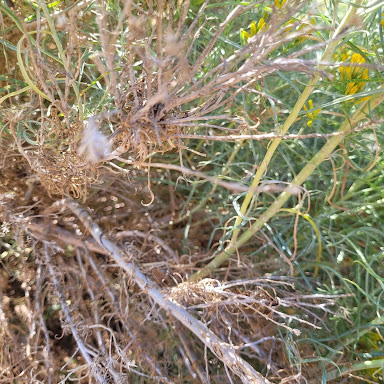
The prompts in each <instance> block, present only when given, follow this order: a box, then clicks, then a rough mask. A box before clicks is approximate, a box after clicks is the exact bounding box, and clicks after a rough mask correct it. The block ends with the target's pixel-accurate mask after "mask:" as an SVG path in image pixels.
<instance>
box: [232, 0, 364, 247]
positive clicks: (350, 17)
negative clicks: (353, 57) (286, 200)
mask: <svg viewBox="0 0 384 384" xmlns="http://www.w3.org/2000/svg"><path fill="white" fill-rule="evenodd" d="M362 2H363V1H362V0H359V1H356V3H355V4H354V5H353V6H351V7H350V8H349V11H348V12H347V14H346V15H345V17H344V19H343V20H342V21H341V23H340V25H339V27H338V28H337V29H336V31H335V33H334V35H333V38H332V39H331V41H330V43H329V44H328V45H327V47H326V49H325V51H324V54H323V57H322V58H321V62H325V63H327V62H329V61H330V60H331V58H332V54H333V52H334V50H335V49H336V47H337V45H338V44H339V42H340V40H341V38H342V35H341V34H342V32H343V31H344V30H345V28H347V27H349V26H351V25H353V23H354V18H355V15H356V12H357V9H358V7H359V6H360V5H361V3H362ZM325 68H326V65H325V64H322V65H319V71H318V72H317V73H316V74H315V75H314V76H313V77H312V79H311V80H310V81H309V83H308V85H307V86H306V87H305V89H304V91H303V92H302V94H301V95H300V96H299V99H298V100H297V102H296V104H295V106H294V107H293V109H292V111H291V113H290V115H289V116H288V118H287V119H286V120H285V122H284V124H283V126H282V127H281V128H280V132H278V133H279V134H280V135H284V134H285V133H286V132H287V131H288V130H289V128H290V127H291V126H292V124H293V123H294V122H295V120H296V118H297V117H298V115H299V113H300V111H301V110H302V108H303V106H304V104H305V102H306V101H307V99H308V97H309V96H310V94H311V93H312V91H313V90H314V88H315V86H316V84H317V82H318V81H319V79H320V72H321V71H323V70H325ZM281 140H282V139H281V138H276V139H273V140H272V142H271V144H270V145H269V147H268V150H267V153H266V155H265V156H264V159H263V161H262V162H261V164H260V166H259V167H258V169H257V172H256V175H255V177H254V179H253V181H252V186H251V188H250V190H249V192H248V193H247V194H246V196H245V198H244V201H243V204H242V205H241V208H240V215H238V216H237V217H236V221H235V225H234V230H233V233H232V238H231V245H235V244H236V242H237V238H238V236H239V232H240V225H241V223H242V221H243V219H242V216H244V215H245V214H246V211H247V209H248V206H249V204H250V202H251V200H252V197H253V195H254V192H253V191H254V190H256V188H257V186H258V185H259V182H260V180H261V178H262V176H263V175H264V173H265V171H266V170H267V168H268V165H269V163H270V161H271V159H272V157H273V155H274V153H275V151H276V149H277V147H278V146H279V144H280V143H281Z"/></svg>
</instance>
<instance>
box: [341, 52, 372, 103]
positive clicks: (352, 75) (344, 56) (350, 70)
mask: <svg viewBox="0 0 384 384" xmlns="http://www.w3.org/2000/svg"><path fill="white" fill-rule="evenodd" d="M341 60H342V61H343V62H345V63H347V62H348V61H349V62H350V63H351V64H364V63H365V59H364V57H363V56H362V55H361V54H360V53H352V54H351V53H350V52H348V51H343V52H341ZM339 73H340V80H342V81H344V82H346V83H347V85H346V89H345V95H354V94H355V93H360V92H362V91H363V90H364V88H365V86H366V84H367V81H368V80H369V74H368V68H363V67H340V68H339ZM368 98H369V97H368ZM366 99H367V98H363V99H361V100H359V102H361V101H363V100H366Z"/></svg>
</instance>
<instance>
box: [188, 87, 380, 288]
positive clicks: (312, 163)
mask: <svg viewBox="0 0 384 384" xmlns="http://www.w3.org/2000/svg"><path fill="white" fill-rule="evenodd" d="M380 89H381V90H384V86H382V87H381V88H380ZM383 101H384V93H381V94H378V95H377V96H376V97H375V98H372V99H371V101H370V102H369V106H368V105H367V104H368V103H367V102H365V103H364V104H362V105H361V106H360V107H359V109H358V110H357V111H356V112H355V113H354V114H353V116H352V117H351V118H346V119H345V120H344V122H343V123H342V124H341V126H340V128H339V130H338V132H348V131H350V130H352V128H353V127H354V126H355V125H356V124H357V123H358V122H359V121H361V120H362V119H364V118H365V117H366V116H367V115H368V113H369V112H371V111H373V110H374V109H375V108H376V107H377V106H378V105H380V104H381V103H382V102H383ZM344 137H345V135H339V136H333V137H332V138H331V139H330V140H329V141H328V142H327V143H326V144H325V145H324V146H323V148H321V150H320V151H319V152H318V153H317V154H316V155H315V156H314V157H313V158H312V159H311V160H309V162H308V163H307V165H306V166H305V167H304V168H303V169H302V170H301V171H300V172H299V174H298V175H297V176H296V177H295V178H294V179H293V180H292V183H291V184H290V185H288V187H287V188H286V189H285V190H284V191H283V192H282V193H281V194H280V196H279V197H278V198H277V199H276V200H275V201H274V202H273V203H272V205H271V206H270V207H269V208H268V209H267V210H266V211H265V212H264V213H263V214H262V215H261V216H260V217H259V218H258V219H257V220H256V221H255V222H254V224H252V226H251V227H250V228H249V229H248V230H246V231H245V232H244V233H243V234H242V235H241V236H240V237H239V238H238V239H237V241H236V243H232V242H231V243H230V244H229V245H228V247H227V248H226V249H224V251H222V252H221V253H219V254H218V255H217V256H216V257H215V258H214V259H213V260H212V261H211V262H210V263H209V264H207V265H206V266H205V267H204V268H203V269H201V270H199V271H198V272H197V273H195V274H194V275H192V276H191V277H190V279H189V280H190V281H197V280H200V279H202V278H204V277H206V276H208V275H209V274H210V273H211V272H213V271H214V270H215V269H216V268H218V267H219V266H220V265H222V264H223V263H224V262H225V261H227V260H228V258H229V257H231V255H233V254H234V253H235V252H236V250H237V249H238V248H239V247H240V246H242V245H243V244H245V243H246V242H247V241H248V240H249V239H250V238H251V237H252V236H253V235H254V234H255V233H256V232H257V231H259V230H260V229H261V228H262V227H263V225H264V224H265V223H266V222H267V221H268V220H270V219H271V218H272V217H273V216H275V215H276V214H277V213H278V212H279V211H280V209H281V208H282V207H283V205H284V204H285V203H286V202H287V200H288V199H289V198H290V197H291V195H292V194H291V193H290V192H289V191H290V190H291V187H292V186H299V185H301V184H302V183H303V182H304V181H305V180H306V179H307V178H308V177H309V176H310V175H311V174H312V173H313V172H314V170H315V169H316V167H317V166H319V165H320V164H321V163H322V162H323V161H324V160H326V159H327V158H328V157H329V156H330V155H331V153H332V152H333V151H334V149H335V148H336V147H337V146H338V145H339V144H340V142H341V141H342V140H344Z"/></svg>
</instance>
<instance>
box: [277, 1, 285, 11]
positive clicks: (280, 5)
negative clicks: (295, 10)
mask: <svg viewBox="0 0 384 384" xmlns="http://www.w3.org/2000/svg"><path fill="white" fill-rule="evenodd" d="M286 2H287V0H275V7H276V8H277V9H281V8H283V6H284V4H285V3H286Z"/></svg>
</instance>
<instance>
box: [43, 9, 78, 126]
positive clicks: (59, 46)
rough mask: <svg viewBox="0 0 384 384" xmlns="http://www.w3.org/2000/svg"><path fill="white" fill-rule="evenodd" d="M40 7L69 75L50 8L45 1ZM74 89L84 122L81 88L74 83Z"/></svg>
mask: <svg viewBox="0 0 384 384" xmlns="http://www.w3.org/2000/svg"><path fill="white" fill-rule="evenodd" d="M40 5H41V8H42V9H43V13H44V15H45V17H46V19H47V22H48V25H49V29H50V30H51V33H52V37H53V40H54V41H55V44H56V47H57V50H58V51H59V57H60V59H61V61H62V62H63V65H64V68H65V70H66V72H67V73H69V72H70V68H69V66H68V63H67V58H66V56H65V53H64V49H63V46H62V45H61V41H60V39H59V36H57V32H56V28H55V24H54V22H53V20H52V17H51V15H50V13H49V10H48V7H47V5H46V4H45V2H44V1H40ZM72 88H73V90H74V91H75V94H76V98H77V104H78V108H79V119H80V121H82V120H83V105H82V102H81V97H80V91H79V87H78V86H77V84H76V82H74V83H73V84H72Z"/></svg>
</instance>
